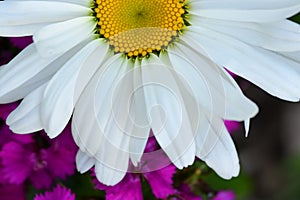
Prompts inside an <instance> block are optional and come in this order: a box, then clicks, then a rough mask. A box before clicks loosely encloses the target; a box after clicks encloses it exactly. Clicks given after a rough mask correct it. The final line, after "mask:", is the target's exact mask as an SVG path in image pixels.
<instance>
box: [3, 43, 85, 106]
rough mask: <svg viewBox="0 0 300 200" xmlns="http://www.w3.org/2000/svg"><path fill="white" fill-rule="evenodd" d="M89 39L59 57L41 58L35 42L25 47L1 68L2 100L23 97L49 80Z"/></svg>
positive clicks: (4, 101)
mask: <svg viewBox="0 0 300 200" xmlns="http://www.w3.org/2000/svg"><path fill="white" fill-rule="evenodd" d="M89 41H90V40H85V41H83V42H81V43H80V44H79V45H77V46H75V47H74V48H72V49H71V50H70V51H68V52H67V53H65V54H64V55H62V56H61V57H59V58H56V57H53V58H48V59H44V58H41V57H40V56H39V54H38V53H37V51H36V49H35V46H34V44H32V45H30V46H28V47H27V48H25V49H24V50H23V51H22V52H21V53H20V54H19V55H18V56H16V57H15V58H14V59H13V60H12V61H11V62H10V63H9V64H8V65H5V66H2V67H1V68H0V82H1V84H2V85H1V87H2V90H1V91H0V102H1V103H9V102H14V101H17V100H19V99H22V98H24V97H25V96H26V95H27V94H29V93H30V92H31V91H33V90H34V89H36V88H38V87H39V86H40V85H42V84H44V83H45V82H47V81H49V80H50V78H51V77H52V76H53V74H55V73H56V71H57V70H58V69H60V67H61V66H62V65H63V64H64V63H66V61H67V60H69V59H70V58H71V57H72V56H73V55H74V54H75V53H77V52H78V51H79V50H80V49H81V48H83V47H84V46H85V45H86V44H87V43H88V42H89ZM53 60H54V61H53ZM16 74H17V75H16Z"/></svg>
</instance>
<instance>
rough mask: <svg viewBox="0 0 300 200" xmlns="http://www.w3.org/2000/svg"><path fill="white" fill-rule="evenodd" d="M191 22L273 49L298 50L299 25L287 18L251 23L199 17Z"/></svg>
mask: <svg viewBox="0 0 300 200" xmlns="http://www.w3.org/2000/svg"><path fill="white" fill-rule="evenodd" d="M193 24H194V25H195V26H200V27H206V28H209V29H211V30H214V31H216V32H219V33H223V34H226V35H229V36H231V37H234V38H236V39H239V40H241V41H243V42H245V43H248V44H251V45H254V46H259V47H263V48H265V49H269V50H273V51H297V50H300V25H298V24H296V23H294V22H291V21H288V20H282V21H279V22H278V21H276V22H272V23H251V22H233V21H225V20H216V19H208V18H200V17H199V18H195V19H194V20H193ZM250 38H251V39H250Z"/></svg>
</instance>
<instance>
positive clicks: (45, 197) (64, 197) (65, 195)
mask: <svg viewBox="0 0 300 200" xmlns="http://www.w3.org/2000/svg"><path fill="white" fill-rule="evenodd" d="M34 200H75V194H73V193H72V191H71V190H70V189H67V188H66V187H64V186H60V185H57V186H56V187H55V188H54V189H53V191H51V192H50V191H48V192H45V194H37V195H35V197H34Z"/></svg>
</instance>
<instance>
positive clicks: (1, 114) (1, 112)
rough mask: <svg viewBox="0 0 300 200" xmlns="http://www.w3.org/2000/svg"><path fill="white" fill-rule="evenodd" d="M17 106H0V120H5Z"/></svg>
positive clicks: (13, 104) (14, 104)
mask: <svg viewBox="0 0 300 200" xmlns="http://www.w3.org/2000/svg"><path fill="white" fill-rule="evenodd" d="M17 106H18V104H17V103H11V104H5V105H3V104H0V120H6V118H7V116H8V115H9V114H10V113H11V112H12V111H13V110H14V109H15V108H16V107H17Z"/></svg>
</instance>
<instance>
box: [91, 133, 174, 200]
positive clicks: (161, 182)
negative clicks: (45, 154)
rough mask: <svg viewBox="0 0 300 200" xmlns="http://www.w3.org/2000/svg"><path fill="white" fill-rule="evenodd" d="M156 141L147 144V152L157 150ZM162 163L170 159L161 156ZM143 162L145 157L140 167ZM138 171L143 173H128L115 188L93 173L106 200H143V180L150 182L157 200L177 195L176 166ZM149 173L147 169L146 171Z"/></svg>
mask: <svg viewBox="0 0 300 200" xmlns="http://www.w3.org/2000/svg"><path fill="white" fill-rule="evenodd" d="M156 149H157V147H156V141H155V139H154V138H153V137H151V138H150V139H149V141H148V143H147V146H146V150H145V152H151V151H154V150H156ZM156 159H158V160H160V161H161V162H166V161H165V160H166V159H168V158H167V156H165V155H164V154H160V157H159V158H156ZM143 162H146V160H145V157H144V156H143V157H142V159H141V163H140V166H143V164H142V163H143ZM134 168H135V167H134V166H131V169H132V171H134ZM136 171H139V172H141V173H127V174H126V176H125V177H124V179H123V180H122V181H121V182H119V183H118V184H117V185H115V186H106V185H104V184H102V183H100V182H99V181H98V180H97V179H96V175H95V173H94V171H92V176H93V177H94V180H93V181H94V184H95V187H96V188H97V189H100V190H105V191H106V200H123V199H135V200H142V199H143V195H142V185H141V178H144V179H146V180H147V181H148V183H149V185H150V187H151V189H152V192H153V194H154V196H155V197H156V198H159V199H165V198H167V197H168V196H169V195H172V194H175V193H176V190H175V189H174V188H173V180H172V177H173V175H174V174H175V172H176V168H175V166H174V165H172V164H169V165H167V166H165V167H163V168H161V169H159V170H156V171H149V172H143V169H141V168H139V169H137V168H136ZM145 171H147V169H146V170H145Z"/></svg>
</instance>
